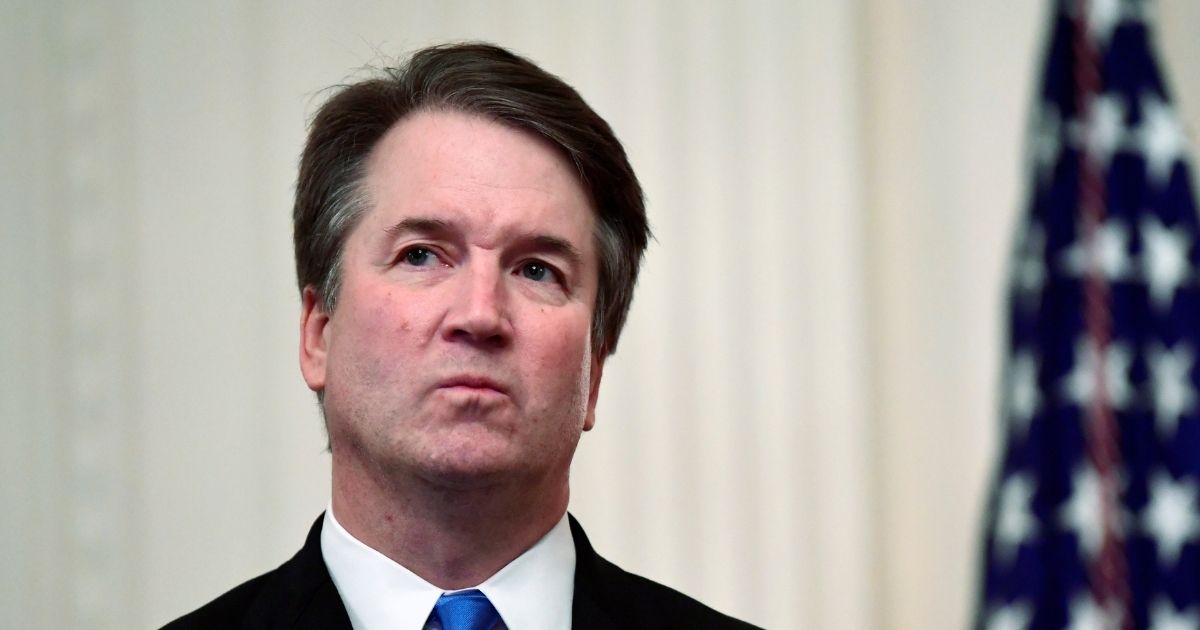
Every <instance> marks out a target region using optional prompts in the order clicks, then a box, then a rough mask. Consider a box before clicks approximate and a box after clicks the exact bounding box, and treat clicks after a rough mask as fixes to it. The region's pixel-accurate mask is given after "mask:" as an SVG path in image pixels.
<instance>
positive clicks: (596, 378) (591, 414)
mask: <svg viewBox="0 0 1200 630" xmlns="http://www.w3.org/2000/svg"><path fill="white" fill-rule="evenodd" d="M601 376H604V353H603V352H597V353H596V355H595V356H594V357H592V372H591V381H592V382H591V384H590V385H589V387H588V402H587V416H586V417H585V418H584V419H583V430H584V431H591V430H592V427H594V426H596V399H597V398H599V396H600V377H601Z"/></svg>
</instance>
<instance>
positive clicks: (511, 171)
mask: <svg viewBox="0 0 1200 630" xmlns="http://www.w3.org/2000/svg"><path fill="white" fill-rule="evenodd" d="M364 183H365V185H366V188H367V191H368V193H369V194H370V197H371V199H372V202H373V203H372V211H371V212H369V213H368V216H367V217H364V222H375V223H378V222H394V221H396V220H400V219H404V218H410V217H414V216H429V217H433V218H439V219H448V220H450V221H453V222H455V223H456V224H462V225H463V226H464V227H469V228H471V229H472V230H473V231H474V232H476V233H477V236H480V237H483V238H485V240H486V239H489V238H490V239H495V238H499V237H501V236H502V235H503V234H505V233H507V232H512V231H518V232H528V231H531V230H533V231H548V232H552V233H553V234H551V235H552V236H557V237H559V238H565V239H568V240H570V241H572V242H574V243H575V244H576V246H579V247H581V248H583V249H586V250H587V251H591V250H592V249H593V247H592V246H591V243H590V242H591V240H592V239H591V235H592V233H593V229H594V221H595V218H594V216H593V215H594V213H593V209H592V204H591V201H590V198H589V197H588V195H587V192H586V191H585V190H584V188H583V186H582V185H581V184H580V182H579V178H578V176H577V175H576V173H575V171H574V169H573V168H572V167H571V164H570V163H569V162H568V161H567V160H566V159H565V158H564V157H563V156H562V154H561V153H560V152H559V151H558V150H557V149H556V148H555V147H554V146H553V145H551V144H550V143H548V142H547V141H545V140H544V139H542V138H539V137H537V136H535V135H533V134H531V133H529V132H526V131H522V130H519V129H515V128H512V127H509V126H506V125H503V124H501V123H498V122H495V121H492V120H489V119H486V118H483V117H480V116H475V115H471V114H464V113H460V112H454V111H421V112H417V113H414V114H411V115H410V116H408V117H406V118H405V119H403V120H401V121H400V122H399V123H397V124H396V125H395V126H394V127H393V128H392V129H390V130H389V131H388V132H387V133H386V134H384V136H383V138H382V139H381V140H380V141H379V143H378V144H377V145H376V147H375V149H374V150H373V151H372V153H371V156H370V159H369V161H368V164H367V173H366V179H365V182H364Z"/></svg>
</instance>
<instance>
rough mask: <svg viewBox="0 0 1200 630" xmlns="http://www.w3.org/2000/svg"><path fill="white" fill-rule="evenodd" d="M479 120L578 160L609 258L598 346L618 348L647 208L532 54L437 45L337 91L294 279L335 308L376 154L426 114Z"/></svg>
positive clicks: (596, 330)
mask: <svg viewBox="0 0 1200 630" xmlns="http://www.w3.org/2000/svg"><path fill="white" fill-rule="evenodd" d="M439 109H444V110H451V111H460V112H464V113H468V114H473V115H479V116H483V117H486V118H488V119H491V120H495V121H496V122H499V123H501V124H505V125H508V126H511V127H514V128H517V129H522V130H525V131H528V132H530V133H533V134H536V135H537V136H540V137H542V138H544V139H546V140H548V141H549V142H550V143H551V144H552V145H553V146H555V147H557V148H558V149H559V150H560V151H562V153H563V155H565V156H566V157H567V159H568V160H569V161H570V162H571V163H572V164H573V165H574V167H575V172H576V173H577V174H578V176H579V179H580V181H581V182H582V184H583V186H584V189H585V190H586V191H587V193H588V195H589V197H590V199H591V202H592V206H593V208H594V210H595V212H596V228H597V229H596V243H597V246H598V247H597V249H598V251H599V257H600V278H599V288H598V292H597V296H596V310H595V311H594V312H593V314H592V345H593V348H594V349H595V350H596V351H597V352H598V353H600V355H601V356H607V355H609V354H611V353H612V352H613V350H615V349H616V345H617V338H618V337H619V336H620V333H621V328H622V327H623V326H624V324H625V317H626V315H627V314H628V313H629V306H630V303H631V302H632V300H633V288H634V285H635V284H636V282H637V274H638V268H639V266H640V264H641V260H642V253H643V252H644V251H645V249H646V244H647V241H648V240H649V238H650V228H649V226H648V225H647V222H646V210H645V202H644V200H643V196H642V188H641V185H640V184H639V183H638V180H637V176H636V175H634V173H633V168H632V167H631V166H630V164H629V159H628V158H627V157H626V156H625V150H624V148H622V146H621V143H620V142H619V141H618V140H617V138H616V136H615V135H614V134H613V132H612V129H611V128H610V127H609V126H608V123H606V122H605V121H604V119H602V118H600V116H599V115H598V114H596V112H595V111H593V110H592V108H591V107H589V106H588V105H587V103H585V102H584V100H583V98H582V97H580V96H579V93H578V92H576V91H575V90H574V89H573V88H572V87H571V86H569V85H567V84H566V83H564V82H563V81H562V80H561V79H559V78H558V77H556V76H554V75H552V74H550V73H548V72H546V71H545V70H542V69H541V68H539V67H538V66H537V65H535V64H534V63H533V62H531V61H529V60H528V59H525V58H524V57H521V56H518V55H515V54H513V53H511V52H509V51H507V50H505V49H503V48H500V47H498V46H495V45H492V44H485V43H465V44H449V45H441V46H433V47H431V48H426V49H423V50H420V51H418V52H416V53H415V54H413V55H412V56H411V57H410V58H409V60H408V61H407V62H406V63H404V64H402V65H399V66H398V67H392V68H384V69H382V70H379V71H377V73H376V76H373V77H371V78H368V79H366V80H363V81H359V82H357V83H353V84H349V85H342V86H339V87H337V88H335V92H334V94H333V96H331V97H330V98H329V99H328V100H327V101H326V102H325V103H324V104H323V105H322V106H321V108H320V110H318V111H317V114H316V116H315V117H314V118H313V121H312V124H311V125H310V127H309V133H308V141H307V142H306V144H305V146H304V153H303V154H302V155H301V158H300V175H299V179H298V180H297V183H296V204H295V207H294V209H293V215H292V220H293V238H294V241H295V248H296V276H297V280H298V281H299V285H300V290H301V292H303V291H304V288H305V287H307V286H313V287H315V290H316V292H317V294H318V297H319V299H320V300H321V301H322V302H323V305H324V307H325V310H326V311H327V312H333V310H334V308H335V307H336V304H337V295H338V289H339V287H340V281H341V273H340V271H341V256H342V245H343V243H344V242H345V239H346V235H347V234H348V233H349V232H350V230H351V229H352V228H353V227H354V226H355V225H356V224H357V223H358V221H359V219H360V218H361V217H362V215H363V213H364V212H365V211H366V210H367V207H368V204H369V203H370V201H369V200H368V199H367V197H366V195H365V193H364V191H363V187H362V181H363V178H364V176H365V175H366V168H367V161H368V160H367V158H368V157H369V155H370V153H371V151H372V150H373V149H374V147H375V145H376V144H377V143H378V142H379V140H380V139H381V138H382V137H383V136H384V134H386V133H387V131H388V130H389V129H391V128H392V127H393V126H395V125H396V123H398V122H400V121H401V120H402V119H404V118H405V117H406V116H408V115H409V114H412V113H413V112H417V111H428V110H439Z"/></svg>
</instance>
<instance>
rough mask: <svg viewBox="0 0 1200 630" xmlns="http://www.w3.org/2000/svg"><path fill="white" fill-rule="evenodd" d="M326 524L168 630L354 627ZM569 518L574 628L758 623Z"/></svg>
mask: <svg viewBox="0 0 1200 630" xmlns="http://www.w3.org/2000/svg"><path fill="white" fill-rule="evenodd" d="M322 521H323V518H318V519H317V522H316V523H315V524H313V527H312V529H311V530H310V531H309V533H308V539H307V540H306V541H305V542H304V547H303V548H301V549H300V551H299V552H297V553H296V555H295V556H292V559H291V560H288V561H287V562H285V563H283V564H282V565H280V566H279V568H277V569H275V570H274V571H271V572H269V573H266V574H263V575H260V576H258V577H256V578H254V579H252V580H250V581H249V582H246V583H244V584H242V585H241V586H238V587H236V588H234V589H233V590H231V591H229V592H228V593H225V594H224V595H222V596H220V597H218V598H217V599H215V600H213V601H212V602H209V603H208V604H206V605H205V606H204V607H202V608H200V609H199V610H196V611H195V612H192V613H190V614H188V615H185V616H183V617H180V618H179V619H176V620H175V621H172V622H171V623H169V624H167V625H166V626H165V627H164V630H187V629H191V628H205V629H207V628H243V629H245V630H251V629H253V630H266V629H268V628H296V629H300V628H313V629H316V628H320V629H321V630H339V629H344V630H350V619H349V617H348V616H347V615H346V608H345V606H343V605H342V600H341V597H339V596H338V592H337V588H336V587H335V586H334V585H333V580H332V579H331V578H330V577H329V571H328V570H327V569H326V568H325V559H324V557H322V555H321V523H322ZM570 522H571V536H572V538H573V539H574V541H575V597H574V602H573V603H572V612H571V623H572V627H573V630H601V629H603V630H609V629H613V628H661V629H664V630H666V629H669V628H679V629H681V630H682V629H687V630H693V629H697V628H713V629H723V628H730V629H735V630H736V629H746V628H754V626H751V625H750V624H747V623H744V622H742V621H738V620H737V619H734V618H732V617H727V616H725V615H722V614H721V613H719V612H717V611H715V610H713V609H711V608H709V607H707V606H705V605H704V604H701V603H700V602H698V601H696V600H694V599H692V598H690V597H688V596H686V595H684V594H682V593H679V592H678V591H675V590H672V589H670V588H667V587H666V586H663V585H661V584H657V583H655V582H651V581H650V580H647V579H646V578H643V577H640V576H637V575H633V574H632V573H627V572H625V571H623V570H621V569H620V568H618V567H617V566H616V565H614V564H613V563H611V562H609V561H607V560H605V559H604V558H601V557H600V556H599V555H597V554H596V551H595V550H594V549H592V545H591V543H590V542H588V539H587V536H586V535H584V533H583V528H581V527H580V526H579V522H578V521H576V520H575V517H573V516H572V517H570ZM511 630H521V629H520V628H512V629H511Z"/></svg>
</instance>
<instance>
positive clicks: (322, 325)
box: [300, 285, 329, 392]
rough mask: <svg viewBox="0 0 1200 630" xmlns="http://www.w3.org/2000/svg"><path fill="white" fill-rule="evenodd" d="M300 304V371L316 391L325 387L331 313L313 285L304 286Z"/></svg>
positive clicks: (310, 386)
mask: <svg viewBox="0 0 1200 630" xmlns="http://www.w3.org/2000/svg"><path fill="white" fill-rule="evenodd" d="M301 302H302V304H301V306H300V373H301V374H303V375H304V382H305V383H307V384H308V388H309V389H311V390H313V391H314V392H321V391H322V390H324V389H325V359H326V356H327V352H326V339H325V332H326V330H327V328H328V324H329V314H327V313H326V312H325V304H324V302H323V301H322V300H321V298H320V297H319V296H318V295H317V291H316V289H314V288H313V286H312V285H308V286H306V287H304V294H303V297H302V300H301Z"/></svg>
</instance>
